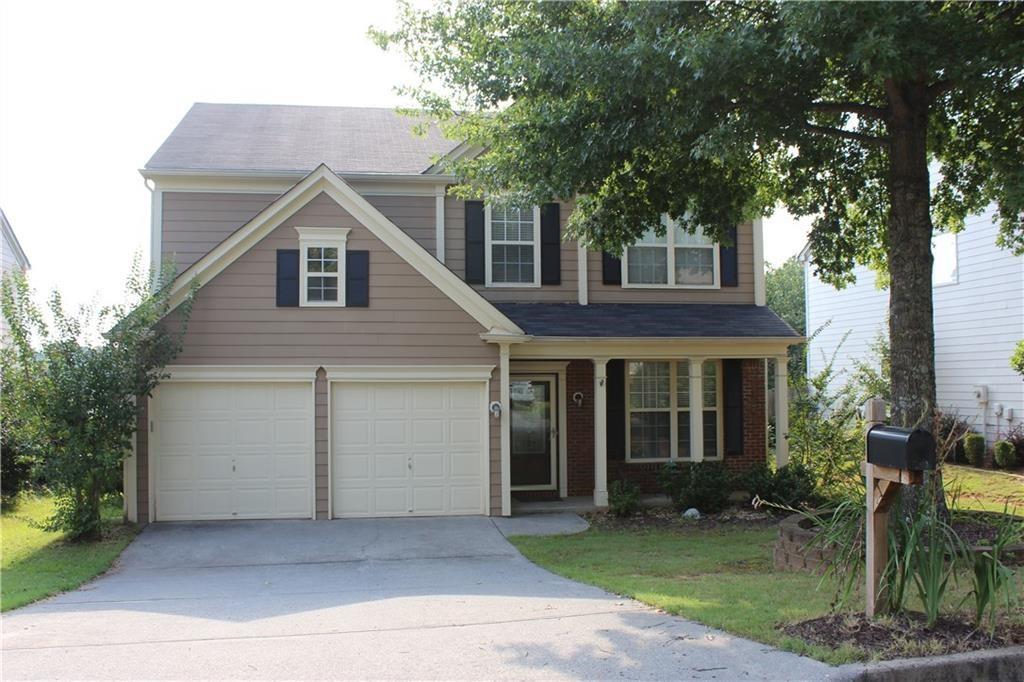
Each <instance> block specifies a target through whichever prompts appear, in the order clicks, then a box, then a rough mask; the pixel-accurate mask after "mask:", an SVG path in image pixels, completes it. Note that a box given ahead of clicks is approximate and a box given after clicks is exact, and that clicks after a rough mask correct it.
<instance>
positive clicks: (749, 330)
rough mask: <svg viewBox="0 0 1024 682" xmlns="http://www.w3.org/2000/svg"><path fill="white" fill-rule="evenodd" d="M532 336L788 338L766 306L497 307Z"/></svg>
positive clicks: (788, 331) (786, 329) (790, 334)
mask: <svg viewBox="0 0 1024 682" xmlns="http://www.w3.org/2000/svg"><path fill="white" fill-rule="evenodd" d="M495 305H496V307H497V308H498V309H499V310H500V311H501V312H502V313H504V314H505V315H506V316H507V317H508V318H509V319H511V320H512V321H513V322H515V323H516V324H517V325H518V326H519V327H521V328H522V329H523V330H524V331H525V332H526V333H527V334H529V335H531V336H535V337H544V336H554V337H574V336H578V337H588V338H595V337H602V338H617V337H621V338H639V337H651V338H687V337H692V338H725V337H735V338H743V339H755V338H765V337H770V338H775V339H778V338H793V339H799V338H800V335H799V334H798V333H797V332H796V331H794V330H793V328H792V327H790V326H789V325H788V324H786V323H785V322H784V321H782V319H781V318H780V317H779V316H778V315H776V314H775V313H774V312H772V311H771V309H769V308H768V307H766V306H758V305H727V304H710V303H592V304H590V305H578V304H575V303H497V304H495Z"/></svg>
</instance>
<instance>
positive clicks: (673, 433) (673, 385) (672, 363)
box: [624, 358, 725, 464]
mask: <svg viewBox="0 0 1024 682" xmlns="http://www.w3.org/2000/svg"><path fill="white" fill-rule="evenodd" d="M631 362H667V363H669V406H668V407H667V408H665V407H661V408H653V407H651V408H638V409H634V408H632V407H630V404H629V393H630V390H629V389H630V382H631V378H630V375H629V363H631ZM680 362H687V359H686V358H674V359H648V358H645V359H641V360H635V359H634V360H628V359H627V360H625V365H624V369H625V374H626V381H625V382H624V383H625V390H626V395H625V404H626V409H625V412H626V462H627V463H630V464H650V463H655V464H657V463H665V462H701V461H704V462H720V461H722V458H723V454H724V452H725V442H724V438H725V419H724V415H725V410H724V409H723V404H722V403H723V385H724V382H723V381H722V361H721V360H711V359H704V360H702V361H701V362H713V363H715V388H716V391H715V393H716V399H717V402H716V405H715V407H714V410H715V426H716V434H717V435H716V438H715V443H716V445H717V447H716V452H715V455H714V457H709V456H707V455H703V457H702V458H697V457H694V456H693V454H694V453H693V450H694V444H693V441H692V438H691V442H690V456H689V457H680V456H679V421H678V416H677V415H678V414H680V413H685V414H686V416H687V419H689V418H690V411H691V408H692V405H693V392H692V391H690V405H689V406H687V407H679V391H678V389H677V380H678V378H679V365H678V363H680ZM689 362H690V364H691V365H692V364H693V363H694V362H696V360H689ZM703 375H704V374H703V371H702V372H701V377H703ZM691 376H692V375H691ZM702 381H703V378H702ZM697 399H698V400H699V401H700V410H701V413H702V415H701V419H703V412H704V410H706V409H708V410H710V409H711V408H710V407H708V408H705V407H704V393H703V389H702V391H701V395H700V396H698V398H697ZM666 410H667V411H668V412H669V438H670V439H671V440H670V441H669V448H670V453H671V454H670V456H669V457H667V458H666V457H633V456H631V455H630V452H631V451H632V448H631V445H632V439H633V435H632V433H631V429H630V415H631V413H633V412H665V411H666ZM691 437H692V433H691ZM699 446H700V448H701V450H702V451H703V449H704V443H703V442H701V443H700V444H699Z"/></svg>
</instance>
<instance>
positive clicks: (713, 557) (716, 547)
mask: <svg viewBox="0 0 1024 682" xmlns="http://www.w3.org/2000/svg"><path fill="white" fill-rule="evenodd" d="M777 532H778V531H777V529H775V528H774V527H771V528H755V529H749V528H743V529H728V530H697V529H694V530H692V531H680V530H678V529H674V530H650V531H642V532H638V531H626V530H599V529H593V528H592V529H590V530H588V531H586V532H585V533H581V534H579V535H571V536H554V537H513V538H510V539H511V541H512V543H513V544H514V545H515V546H516V547H517V548H518V549H519V551H521V552H522V553H523V554H524V555H525V556H526V557H527V558H528V559H530V560H531V561H533V562H535V563H537V564H539V565H541V566H543V567H544V568H547V569H548V570H550V571H553V572H555V573H558V574H559V575H564V576H565V577H567V578H572V579H573V580H579V581H580V582H585V583H590V584H591V585H597V586H598V587H601V588H603V589H606V590H608V591H610V592H614V593H616V594H621V595H624V596H627V597H632V598H634V599H637V600H639V601H642V602H644V603H646V604H650V605H651V606H654V607H657V608H659V609H662V610H664V611H667V612H669V613H672V614H676V615H680V616H685V617H687V618H691V619H693V620H697V621H700V622H701V623H704V624H706V625H710V626H712V627H716V628H720V629H722V630H726V631H728V632H732V633H735V634H737V635H742V636H744V637H749V638H751V639H756V640H758V641H760V642H765V643H768V644H773V645H775V646H780V647H783V648H786V649H789V650H791V651H797V652H799V653H806V654H808V655H812V656H814V657H815V658H819V659H821V660H824V661H828V662H832V663H844V662H848V661H850V660H854V659H855V658H856V656H855V653H854V652H852V651H846V650H843V651H831V650H829V649H826V648H824V647H812V646H810V645H808V644H806V643H804V642H802V641H800V640H796V639H794V638H792V637H788V636H786V635H785V634H783V633H781V632H780V631H779V630H777V629H776V627H775V626H776V625H777V624H778V623H780V622H795V621H801V620H806V619H808V618H813V617H815V616H820V615H824V614H825V613H827V612H828V608H829V601H830V598H831V592H830V591H829V590H828V589H827V588H822V589H821V590H818V589H817V586H818V582H819V578H817V577H815V576H812V575H809V574H805V573H794V572H782V571H779V572H776V571H775V570H774V569H773V568H772V561H771V551H772V545H773V544H774V542H775V538H776V535H777Z"/></svg>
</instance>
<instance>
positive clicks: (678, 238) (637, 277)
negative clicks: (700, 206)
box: [622, 218, 720, 289]
mask: <svg viewBox="0 0 1024 682" xmlns="http://www.w3.org/2000/svg"><path fill="white" fill-rule="evenodd" d="M662 221H663V225H664V226H665V234H663V235H660V236H659V235H657V234H656V233H655V230H654V229H653V228H652V229H651V230H649V231H648V232H647V233H646V234H645V235H644V236H643V237H642V238H641V239H640V241H638V242H637V243H636V244H634V245H632V246H630V247H627V248H626V257H625V258H623V259H622V286H624V287H637V288H676V289H717V288H718V287H719V286H720V284H719V282H720V273H719V252H718V244H716V243H714V242H713V241H711V240H710V239H709V238H708V237H706V236H705V235H704V234H703V233H702V232H697V233H695V234H690V233H688V232H687V231H686V230H684V229H683V228H682V227H680V226H679V225H678V224H677V223H676V222H675V221H674V220H669V219H668V218H663V219H662Z"/></svg>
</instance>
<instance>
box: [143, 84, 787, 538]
mask: <svg viewBox="0 0 1024 682" xmlns="http://www.w3.org/2000/svg"><path fill="white" fill-rule="evenodd" d="M413 125H414V122H412V121H410V120H409V119H408V118H403V117H401V116H399V115H397V114H395V113H394V112H392V111H390V110H385V109H363V108H347V107H304V106H252V105H218V104H197V105H195V106H194V107H192V109H191V110H190V111H189V112H188V114H187V115H186V116H185V118H184V119H183V120H182V121H181V123H180V124H179V125H178V127H177V128H176V129H175V130H174V131H173V132H172V133H171V135H170V137H168V138H167V140H166V141H165V142H164V143H163V145H162V146H161V147H160V148H159V149H158V150H157V152H156V153H155V154H154V155H153V157H152V158H151V159H150V161H149V162H148V163H147V164H146V167H145V168H144V169H143V170H142V174H143V176H144V177H145V178H146V179H147V181H148V184H149V185H150V187H151V190H152V207H153V210H152V251H153V258H154V261H160V260H162V259H171V260H173V261H174V263H176V265H177V267H178V272H179V273H180V274H179V275H178V277H177V279H176V280H175V282H174V284H173V286H172V298H173V302H174V303H176V304H177V303H180V302H181V301H183V300H184V299H185V296H186V295H187V293H188V291H189V288H190V286H191V285H192V283H193V282H196V283H198V285H199V288H198V291H197V293H196V298H195V302H194V307H193V311H192V316H191V320H190V323H189V325H188V331H187V334H186V336H185V339H184V350H183V352H182V353H181V354H180V356H179V357H178V358H177V359H176V361H175V363H174V365H173V366H172V367H170V368H168V369H169V373H170V379H169V380H168V381H166V382H165V383H164V384H162V385H161V386H160V387H159V388H158V389H157V390H156V392H155V394H154V395H153V397H152V398H151V399H149V400H148V401H147V405H146V410H145V414H144V415H143V416H142V417H141V419H140V423H139V430H138V434H137V441H136V447H135V453H134V455H133V456H132V457H131V458H130V459H129V460H128V461H126V463H125V491H126V498H127V501H128V506H129V516H130V517H131V518H133V519H137V520H138V521H142V522H146V521H150V520H175V519H178V520H182V519H231V518H288V517H297V518H317V519H324V518H335V517H352V516H363V517H367V516H410V515H444V514H492V515H508V514H510V513H511V512H512V504H513V500H516V499H519V500H529V499H533V500H536V499H558V498H567V497H577V496H587V497H591V496H592V499H593V502H594V504H596V505H597V506H605V505H607V503H608V487H609V481H612V480H615V479H630V480H634V481H637V482H639V483H641V484H642V485H644V486H645V487H646V488H647V489H649V490H653V489H654V485H655V483H654V475H655V473H656V472H657V470H658V469H659V468H660V467H662V466H663V465H664V463H665V462H670V461H679V462H699V461H702V460H722V461H724V462H725V463H726V464H727V465H728V466H729V467H730V468H732V469H734V470H741V469H743V468H744V467H748V466H750V465H752V464H754V463H757V462H762V461H764V460H765V457H766V438H765V433H766V428H765V371H766V369H765V368H766V359H768V358H784V357H785V354H786V350H787V347H788V346H789V345H790V344H792V343H794V342H797V341H799V337H798V336H797V334H796V333H795V332H794V331H793V330H792V329H791V328H789V327H788V326H787V325H786V324H785V323H783V322H782V321H781V320H780V319H779V318H778V317H777V316H775V315H774V314H773V313H772V312H771V311H770V310H769V309H768V308H766V307H765V305H764V303H765V301H764V296H765V294H764V279H763V263H762V260H763V259H762V255H761V252H762V241H761V239H762V238H761V226H760V223H759V222H752V223H745V224H742V225H738V226H737V227H736V230H735V235H736V239H735V240H734V241H733V243H732V244H729V245H719V244H715V243H711V242H709V241H707V240H705V239H703V238H702V237H701V236H699V235H698V236H691V235H688V234H685V233H683V232H682V231H681V230H678V229H675V228H674V227H673V226H672V225H669V226H668V229H667V233H666V234H665V236H662V237H658V236H655V235H654V234H653V233H652V234H651V235H649V236H648V237H646V238H644V239H643V240H642V241H640V242H639V243H637V244H636V245H634V246H631V247H629V248H628V249H626V251H625V252H624V254H623V257H622V258H621V259H619V258H615V257H612V256H611V255H609V254H602V253H600V252H594V251H588V250H587V249H584V248H581V247H580V246H579V245H578V244H577V243H575V242H573V241H569V240H566V239H563V234H562V233H563V228H564V225H565V222H566V220H567V218H568V216H569V213H570V211H571V210H572V202H571V201H556V200H552V201H551V202H549V203H545V204H544V205H542V206H509V205H492V204H491V203H488V202H486V201H463V200H461V199H457V198H455V197H453V196H450V195H449V193H448V191H447V190H448V189H449V187H450V186H451V185H452V184H454V183H455V182H456V178H454V177H451V176H449V175H445V174H444V173H443V172H442V171H441V170H440V165H439V164H437V163H436V161H437V160H438V159H439V158H444V157H446V156H452V155H459V154H465V153H471V150H467V149H466V146H465V145H460V144H458V143H456V142H453V141H450V140H447V139H445V138H444V137H443V136H442V135H441V134H440V133H439V132H438V131H437V130H434V129H431V130H429V131H428V132H427V134H426V135H425V136H415V135H413V133H412V128H413ZM777 367H778V368H779V371H781V372H784V371H785V368H786V363H785V362H784V361H783V362H778V363H777ZM781 381H785V378H784V376H783V377H782V378H781ZM776 410H777V413H778V420H779V423H780V425H781V427H780V428H781V431H782V432H783V433H785V431H786V405H785V403H784V402H781V403H780V404H779V405H778V406H777V407H776ZM777 450H778V451H777V457H778V458H779V460H780V461H782V462H784V461H785V459H786V443H785V439H781V442H780V446H779V447H778V449H777Z"/></svg>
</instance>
